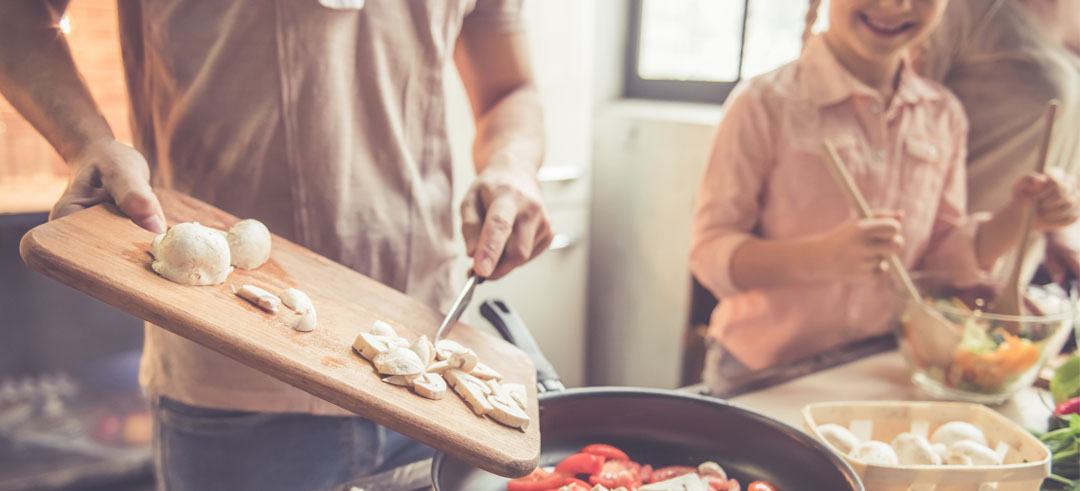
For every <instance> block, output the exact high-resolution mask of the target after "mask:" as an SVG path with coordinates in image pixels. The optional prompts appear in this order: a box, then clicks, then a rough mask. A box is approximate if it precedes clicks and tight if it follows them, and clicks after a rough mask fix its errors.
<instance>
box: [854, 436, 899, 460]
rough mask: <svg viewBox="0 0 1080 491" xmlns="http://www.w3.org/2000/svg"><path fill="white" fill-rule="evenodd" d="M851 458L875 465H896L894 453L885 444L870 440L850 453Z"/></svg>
mask: <svg viewBox="0 0 1080 491" xmlns="http://www.w3.org/2000/svg"><path fill="white" fill-rule="evenodd" d="M851 456H852V457H853V458H856V459H859V460H862V461H865V462H867V463H869V464H877V465H897V464H898V463H899V460H898V459H897V458H896V452H894V451H893V449H892V447H890V446H889V445H888V444H886V443H885V442H879V441H877V440H870V441H868V442H862V443H860V444H859V446H857V447H855V450H852V451H851Z"/></svg>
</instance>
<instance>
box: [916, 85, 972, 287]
mask: <svg viewBox="0 0 1080 491" xmlns="http://www.w3.org/2000/svg"><path fill="white" fill-rule="evenodd" d="M950 108H951V109H952V111H951V112H952V117H951V118H950V134H951V138H952V141H953V142H954V144H955V150H954V151H953V153H952V156H951V157H950V159H949V166H948V170H947V172H946V175H945V176H944V184H943V186H942V191H941V198H940V201H939V203H938V210H937V215H936V216H935V217H934V225H933V229H932V231H931V233H930V241H929V243H928V244H927V247H926V253H925V254H924V255H923V257H922V260H921V261H920V264H919V267H918V269H920V270H924V271H939V272H943V273H945V274H947V275H948V276H950V277H952V278H954V279H955V280H956V281H958V282H961V283H971V282H975V281H978V279H979V277H980V275H981V274H982V273H983V270H982V269H981V268H979V261H978V258H977V256H976V255H975V234H976V232H977V231H978V229H979V225H981V224H982V223H983V222H985V221H986V220H988V219H989V218H990V213H976V214H972V215H968V213H967V174H966V172H965V168H966V166H967V132H968V123H967V118H966V117H965V116H964V112H963V109H962V108H961V107H960V102H959V101H957V100H955V99H954V98H951V97H950Z"/></svg>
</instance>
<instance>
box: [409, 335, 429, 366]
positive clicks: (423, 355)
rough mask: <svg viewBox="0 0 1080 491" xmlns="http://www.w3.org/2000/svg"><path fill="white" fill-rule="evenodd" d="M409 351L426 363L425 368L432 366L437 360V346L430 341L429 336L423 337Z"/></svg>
mask: <svg viewBox="0 0 1080 491" xmlns="http://www.w3.org/2000/svg"><path fill="white" fill-rule="evenodd" d="M409 349H410V350H412V352H413V353H416V356H419V357H420V361H422V362H424V366H425V367H427V366H428V365H431V362H432V361H434V360H435V345H433V344H431V341H428V338H427V336H424V335H421V336H420V338H418V339H417V340H416V342H415V343H413V344H412V346H409Z"/></svg>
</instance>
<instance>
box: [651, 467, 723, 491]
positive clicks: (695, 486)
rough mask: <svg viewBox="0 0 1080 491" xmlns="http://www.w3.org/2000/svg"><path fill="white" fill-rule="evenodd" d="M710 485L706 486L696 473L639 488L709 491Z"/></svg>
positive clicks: (654, 490)
mask: <svg viewBox="0 0 1080 491" xmlns="http://www.w3.org/2000/svg"><path fill="white" fill-rule="evenodd" d="M709 489H710V488H709V485H708V484H705V482H704V480H703V479H702V478H701V476H699V475H697V473H696V472H691V473H689V474H683V475H681V476H678V477H673V478H671V479H668V480H665V481H660V482H654V483H650V484H646V485H644V486H641V487H639V488H638V491H708V490H709Z"/></svg>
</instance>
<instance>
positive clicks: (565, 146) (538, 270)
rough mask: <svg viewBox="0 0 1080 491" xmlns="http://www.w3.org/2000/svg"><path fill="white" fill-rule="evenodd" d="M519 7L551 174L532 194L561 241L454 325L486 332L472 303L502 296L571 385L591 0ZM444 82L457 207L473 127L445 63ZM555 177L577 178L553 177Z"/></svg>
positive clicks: (584, 244) (582, 268)
mask: <svg viewBox="0 0 1080 491" xmlns="http://www.w3.org/2000/svg"><path fill="white" fill-rule="evenodd" d="M525 8H526V18H527V22H528V29H529V41H530V48H531V55H532V61H533V67H534V69H535V73H536V79H537V85H538V88H539V91H540V94H541V98H542V104H543V109H544V122H545V131H546V135H547V146H546V155H545V158H544V165H543V166H544V169H542V171H541V176H542V178H543V179H542V180H546V179H548V178H549V177H551V178H552V179H551V180H549V181H547V182H543V183H542V184H541V189H542V191H543V193H544V200H545V203H546V206H547V208H548V212H549V215H550V218H551V220H552V224H553V227H554V229H555V232H556V233H558V234H561V237H560V239H565V240H566V241H568V242H566V243H564V245H565V247H564V248H561V249H558V250H551V251H547V252H545V253H544V254H543V255H541V256H540V257H538V258H537V259H535V260H534V261H532V262H530V263H529V264H527V265H525V266H524V267H522V268H520V269H518V270H516V271H514V272H512V273H511V274H510V275H508V276H507V277H505V278H503V279H501V280H499V281H495V282H487V283H485V284H483V285H480V286H479V287H478V288H477V290H476V292H475V294H474V296H473V304H472V306H471V307H470V309H469V310H468V311H467V312H466V313H465V315H463V316H462V319H463V321H464V322H466V323H467V324H469V325H472V326H476V327H481V328H487V327H488V325H487V322H486V321H484V320H483V319H482V318H481V317H480V316H479V313H478V311H477V307H478V306H479V304H480V302H481V301H482V300H483V299H486V298H500V299H503V300H506V301H507V302H508V303H509V304H510V305H511V306H512V307H513V308H514V309H515V310H516V311H517V312H518V314H520V315H521V317H522V319H523V320H524V321H525V322H526V324H527V325H528V326H529V327H530V329H531V330H532V332H533V335H534V336H535V337H536V338H537V342H538V343H539V345H540V348H541V349H542V350H543V351H544V353H545V355H546V356H547V357H548V359H549V360H550V361H551V363H552V365H554V367H555V369H556V370H557V371H558V372H559V374H560V375H561V376H562V378H563V381H564V383H566V384H567V385H568V386H580V385H583V384H584V382H585V346H586V345H585V342H586V334H585V329H586V327H585V320H586V299H587V294H586V290H585V288H586V274H587V260H588V248H589V236H588V224H587V220H588V206H589V174H590V163H591V153H592V152H591V148H592V119H593V118H592V115H593V113H592V106H593V94H592V86H593V80H592V75H593V73H594V70H593V66H592V63H593V44H594V43H593V39H594V38H593V32H592V29H593V25H594V16H595V12H596V9H595V4H593V3H592V2H581V1H579V0H531V1H527V2H526V3H525ZM446 80H447V88H448V91H449V94H450V97H449V101H448V105H449V111H450V114H449V116H448V118H449V122H450V137H451V138H450V139H451V145H452V151H453V156H454V185H455V200H454V202H455V203H460V202H461V198H462V196H463V195H464V193H465V191H466V190H467V189H468V186H469V185H470V184H471V182H472V180H473V178H474V177H475V172H474V171H473V167H472V157H471V145H472V139H473V133H474V125H473V121H472V115H471V113H470V110H469V105H468V100H467V99H466V97H465V93H464V90H463V89H462V87H461V82H460V79H459V78H458V76H457V73H455V72H454V71H453V68H452V67H449V68H448V74H447V76H446ZM560 174H561V175H570V176H578V177H575V178H571V179H566V180H561V179H557V177H558V175H560ZM455 215H456V214H455ZM455 218H456V219H459V218H460V217H458V216H456V217H455ZM455 229H456V230H458V237H457V238H456V244H457V246H458V248H459V252H460V254H459V257H461V258H462V259H461V260H460V261H459V262H458V265H457V266H458V271H459V272H460V275H459V278H461V281H462V282H463V281H464V278H465V271H467V270H468V268H469V266H470V265H471V262H470V261H469V260H468V259H467V258H465V255H464V243H463V241H462V239H461V237H460V224H459V223H457V224H455Z"/></svg>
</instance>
